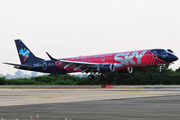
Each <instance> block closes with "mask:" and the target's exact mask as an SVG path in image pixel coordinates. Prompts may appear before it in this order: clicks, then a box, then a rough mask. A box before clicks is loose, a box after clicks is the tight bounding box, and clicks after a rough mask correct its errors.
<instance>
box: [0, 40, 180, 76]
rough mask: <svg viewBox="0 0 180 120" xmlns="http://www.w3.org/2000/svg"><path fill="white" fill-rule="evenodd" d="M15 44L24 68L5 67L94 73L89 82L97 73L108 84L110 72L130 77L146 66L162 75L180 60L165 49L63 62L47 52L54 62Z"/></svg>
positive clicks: (68, 59)
mask: <svg viewBox="0 0 180 120" xmlns="http://www.w3.org/2000/svg"><path fill="white" fill-rule="evenodd" d="M15 44H16V47H17V51H18V54H19V58H20V62H21V64H14V63H4V64H8V65H13V66H14V68H17V69H22V70H29V71H36V72H43V73H51V74H67V73H73V72H82V73H90V74H89V75H88V79H89V80H92V79H94V75H95V74H97V73H98V74H102V75H101V76H100V79H101V80H105V79H106V78H107V77H106V76H105V73H107V72H117V73H118V74H128V73H132V72H133V67H139V66H146V65H159V66H160V72H161V69H162V68H161V67H162V66H163V64H165V63H170V62H173V61H176V60H178V57H177V56H175V55H174V54H172V53H170V52H168V51H166V50H165V49H147V50H139V51H129V52H119V53H108V54H100V55H90V56H79V57H72V58H61V59H55V58H53V57H52V56H51V55H50V54H48V53H47V52H46V53H47V55H48V56H49V58H50V60H44V59H42V58H39V57H36V56H35V55H34V54H33V53H32V51H30V49H28V47H26V45H25V44H24V43H23V42H22V41H21V40H20V39H17V40H15Z"/></svg>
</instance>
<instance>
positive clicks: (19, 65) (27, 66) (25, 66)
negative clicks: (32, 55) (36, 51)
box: [4, 63, 32, 68]
mask: <svg viewBox="0 0 180 120" xmlns="http://www.w3.org/2000/svg"><path fill="white" fill-rule="evenodd" d="M4 64H7V65H14V67H16V68H18V67H24V68H29V67H32V65H23V64H14V63H4Z"/></svg>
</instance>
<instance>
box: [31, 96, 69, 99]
mask: <svg viewBox="0 0 180 120" xmlns="http://www.w3.org/2000/svg"><path fill="white" fill-rule="evenodd" d="M53 98H72V97H71V96H49V97H34V98H30V99H53Z"/></svg>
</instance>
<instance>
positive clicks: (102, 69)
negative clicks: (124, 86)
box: [97, 64, 115, 73]
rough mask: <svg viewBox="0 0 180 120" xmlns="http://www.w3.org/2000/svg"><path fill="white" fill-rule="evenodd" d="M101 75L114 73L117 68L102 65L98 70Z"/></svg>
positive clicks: (112, 65) (111, 65) (110, 65)
mask: <svg viewBox="0 0 180 120" xmlns="http://www.w3.org/2000/svg"><path fill="white" fill-rule="evenodd" d="M97 70H98V71H99V72H100V73H106V72H114V71H115V67H114V64H102V65H100V66H99V68H98V69H97Z"/></svg>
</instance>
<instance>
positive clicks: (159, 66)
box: [159, 64, 163, 73]
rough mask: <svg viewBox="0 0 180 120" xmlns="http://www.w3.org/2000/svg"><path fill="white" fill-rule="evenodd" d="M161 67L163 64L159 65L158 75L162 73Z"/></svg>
mask: <svg viewBox="0 0 180 120" xmlns="http://www.w3.org/2000/svg"><path fill="white" fill-rule="evenodd" d="M162 66H163V64H159V72H160V73H161V72H162Z"/></svg>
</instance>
